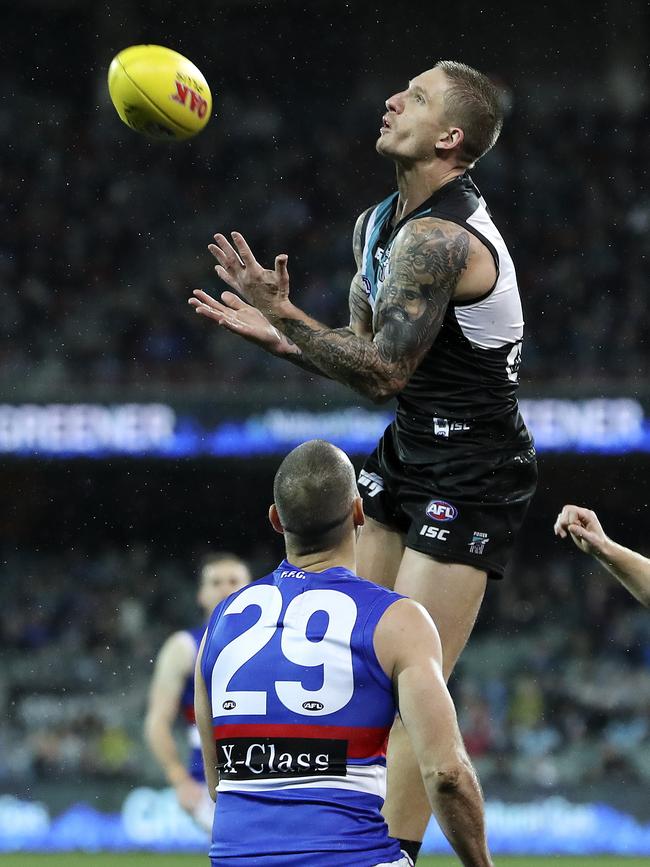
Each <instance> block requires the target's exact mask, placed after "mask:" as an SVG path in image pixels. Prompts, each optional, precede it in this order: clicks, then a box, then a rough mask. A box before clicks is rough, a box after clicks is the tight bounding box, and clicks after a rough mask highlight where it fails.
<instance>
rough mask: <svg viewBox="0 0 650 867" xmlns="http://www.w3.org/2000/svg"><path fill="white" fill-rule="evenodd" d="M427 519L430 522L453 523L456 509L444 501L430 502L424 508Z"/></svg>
mask: <svg viewBox="0 0 650 867" xmlns="http://www.w3.org/2000/svg"><path fill="white" fill-rule="evenodd" d="M426 513H427V517H429V518H431V520H432V521H455V520H456V518H457V517H458V509H457V508H456V506H452V504H451V503H448V502H446V500H431V502H430V503H429V505H428V506H427V508H426Z"/></svg>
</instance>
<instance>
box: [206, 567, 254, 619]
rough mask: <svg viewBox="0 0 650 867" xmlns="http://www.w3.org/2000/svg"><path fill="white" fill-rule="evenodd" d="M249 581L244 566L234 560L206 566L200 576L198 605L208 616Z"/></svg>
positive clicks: (248, 575)
mask: <svg viewBox="0 0 650 867" xmlns="http://www.w3.org/2000/svg"><path fill="white" fill-rule="evenodd" d="M250 580H251V576H250V574H249V572H248V569H247V568H246V566H244V564H243V563H238V562H237V561H236V560H223V561H222V562H221V563H213V564H211V565H210V566H206V567H205V568H204V570H203V572H202V574H201V584H200V586H199V593H198V596H197V599H198V603H199V605H200V606H201V608H202V609H203V610H204V611H205V613H206V615H207V616H209V615H210V614H211V613H212V610H213V609H214V608H215V606H216V605H218V604H219V603H220V602H221V600H222V599H225V598H226V596H230V594H231V593H234V592H235V591H236V590H241V588H242V587H244V586H245V585H246V584H248V583H249V581H250Z"/></svg>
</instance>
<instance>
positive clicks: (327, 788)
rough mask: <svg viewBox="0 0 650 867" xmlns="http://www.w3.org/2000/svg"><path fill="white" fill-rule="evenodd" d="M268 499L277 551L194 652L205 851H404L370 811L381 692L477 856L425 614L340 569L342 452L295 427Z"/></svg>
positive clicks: (312, 854) (443, 821)
mask: <svg viewBox="0 0 650 867" xmlns="http://www.w3.org/2000/svg"><path fill="white" fill-rule="evenodd" d="M274 499H275V503H274V504H273V505H272V506H271V509H270V513H269V517H270V520H271V523H272V525H273V527H274V529H275V530H277V532H279V533H283V534H284V538H285V544H286V555H287V558H286V560H284V561H283V562H282V563H281V564H280V565H279V566H278V567H277V569H276V570H275V571H274V572H272V573H271V574H270V575H267V576H266V577H264V578H261V579H260V580H259V581H255V582H254V583H252V584H251V585H249V586H248V587H245V588H243V589H242V590H239V591H238V592H237V593H235V594H233V595H231V596H230V597H228V598H227V599H225V600H224V601H223V602H221V603H220V604H219V605H218V606H217V608H216V609H215V611H214V613H213V615H212V617H211V618H210V621H209V623H208V627H207V630H206V634H205V636H204V639H203V642H202V646H201V649H200V651H199V656H198V658H197V664H196V677H195V684H196V690H195V707H196V721H197V725H198V727H199V732H200V735H201V745H202V749H203V757H204V763H205V768H206V778H207V782H208V788H209V791H210V794H211V795H212V796H213V797H215V799H216V800H217V807H216V810H215V818H214V827H213V833H212V846H211V849H210V858H211V864H212V867H225V865H228V867H267V865H268V867H306V865H308V867H353V865H354V867H389V865H390V867H407V865H409V864H412V861H411V860H410V858H409V856H408V855H407V854H406V853H405V852H403V851H401V849H400V844H399V842H398V841H397V840H396V839H394V838H392V837H390V836H389V834H388V828H387V825H386V823H385V822H384V819H383V817H382V815H381V812H380V811H381V808H382V805H383V801H384V796H385V786H386V758H385V756H386V742H387V738H388V733H389V731H390V728H391V725H392V723H393V720H394V717H395V713H396V710H397V708H399V713H400V715H401V717H402V720H403V722H404V725H405V727H406V729H407V731H408V733H409V736H410V737H411V740H412V743H413V746H414V750H415V754H416V756H417V759H418V761H419V766H420V770H421V773H422V777H423V779H424V783H425V787H426V790H427V794H428V797H429V801H430V804H431V807H432V809H433V811H434V813H435V815H436V817H437V819H438V822H439V823H440V826H441V827H442V829H443V831H444V833H445V834H446V836H447V838H448V839H449V841H450V843H451V844H452V846H453V847H454V849H455V850H456V852H457V854H458V856H459V857H460V859H461V861H462V863H463V864H465V865H469V867H490V865H491V863H492V862H491V860H490V856H489V854H488V851H487V846H486V839H485V828H484V814H483V800H482V796H481V791H480V788H479V785H478V781H477V778H476V775H475V773H474V771H473V769H472V766H471V764H470V762H469V759H468V758H467V754H466V753H465V750H464V747H463V743H462V739H461V736H460V733H459V730H458V724H457V721H456V714H455V710H454V706H453V704H452V701H451V698H450V696H449V693H448V691H447V687H446V686H445V681H444V678H443V673H442V660H441V656H442V654H441V645H440V639H439V637H438V633H437V630H436V627H435V626H434V624H433V621H432V620H431V618H430V617H429V615H428V614H427V613H426V611H425V610H424V609H423V608H422V607H421V606H420V605H419V604H418V603H416V602H414V601H412V600H410V599H407V598H405V597H403V596H400V595H399V594H397V593H395V592H393V591H391V590H388V589H386V588H383V587H379V586H378V585H376V584H374V583H372V582H370V581H366V580H364V579H362V578H359V577H357V575H356V574H355V555H356V534H357V530H358V528H359V527H361V525H362V524H363V522H364V515H363V507H362V504H361V500H360V498H359V497H358V495H357V490H356V483H355V474H354V470H353V467H352V465H351V463H350V461H349V460H348V459H347V457H346V456H345V455H344V454H343V452H341V451H340V450H339V449H337V448H335V447H334V446H332V445H330V444H329V443H325V442H323V441H320V440H315V441H312V442H309V443H305V444H304V445H302V446H299V447H298V448H297V449H294V451H293V452H291V453H290V454H289V455H288V457H287V458H285V460H284V462H283V463H282V465H281V466H280V469H279V470H278V473H277V475H276V477H275V483H274ZM217 794H218V798H217V797H216V796H217Z"/></svg>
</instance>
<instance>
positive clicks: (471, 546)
mask: <svg viewBox="0 0 650 867" xmlns="http://www.w3.org/2000/svg"><path fill="white" fill-rule="evenodd" d="M395 437H396V432H395V429H394V425H390V426H389V427H388V428H387V429H386V431H385V432H384V435H383V437H382V438H381V440H380V441H379V444H378V445H377V448H376V449H375V451H374V452H373V453H372V454H371V455H370V456H369V457H368V459H367V460H366V462H365V464H364V465H363V469H362V470H361V473H360V475H359V479H358V485H359V493H360V495H361V497H362V499H363V506H364V510H365V513H366V515H368V517H370V518H373V519H374V520H375V521H378V522H379V523H380V524H384V525H386V526H387V527H390V528H391V529H395V530H398V531H399V532H401V533H403V534H404V536H405V543H406V547H407V548H412V549H413V550H414V551H421V552H422V553H423V554H429V555H430V556H431V557H433V558H435V559H436V560H444V561H446V562H450V563H466V564H468V565H470V566H475V567H476V568H477V569H482V570H485V571H486V572H487V573H488V576H489V577H490V578H502V577H503V572H504V570H505V567H506V565H507V563H508V560H509V559H510V555H511V553H512V548H513V545H514V541H515V536H516V534H517V531H518V530H519V528H520V527H521V525H522V523H523V520H524V517H525V515H526V511H527V510H528V505H529V503H530V501H531V499H532V496H533V494H534V493H535V488H536V486H537V463H536V459H535V449H534V448H532V447H528V448H526V449H523V450H519V451H517V450H515V451H512V450H501V451H495V450H494V449H493V448H486V450H485V452H484V453H474V454H472V455H471V456H468V455H467V454H463V453H462V452H461V451H459V450H454V451H453V452H452V453H443V454H442V455H438V454H431V461H430V462H428V461H427V462H425V461H422V462H418V463H405V462H403V461H401V460H400V458H399V456H398V450H397V446H396V442H395Z"/></svg>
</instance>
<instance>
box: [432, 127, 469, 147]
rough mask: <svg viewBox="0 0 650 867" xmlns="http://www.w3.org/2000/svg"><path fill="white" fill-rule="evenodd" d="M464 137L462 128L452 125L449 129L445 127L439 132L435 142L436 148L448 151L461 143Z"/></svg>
mask: <svg viewBox="0 0 650 867" xmlns="http://www.w3.org/2000/svg"><path fill="white" fill-rule="evenodd" d="M464 139H465V133H464V132H463V131H462V129H460V127H457V126H452V127H450V128H449V129H446V130H445V131H444V132H443V133H440V135H439V136H438V141H437V142H436V149H440V150H444V151H450V150H451V149H452V148H455V147H457V146H458V145H460V144H462V143H463V141H464Z"/></svg>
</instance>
